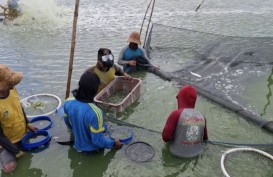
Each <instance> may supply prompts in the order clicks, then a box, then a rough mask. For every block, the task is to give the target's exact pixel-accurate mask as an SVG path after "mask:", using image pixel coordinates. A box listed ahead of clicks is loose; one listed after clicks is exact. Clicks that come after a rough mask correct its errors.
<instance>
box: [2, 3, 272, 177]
mask: <svg viewBox="0 0 273 177" xmlns="http://www.w3.org/2000/svg"><path fill="white" fill-rule="evenodd" d="M20 2H21V3H22V4H23V5H24V7H25V12H26V13H25V15H24V16H23V17H22V18H20V19H18V20H16V21H14V22H12V23H7V24H4V23H0V41H1V42H0V63H5V64H7V65H9V66H10V67H11V68H12V69H14V70H17V71H21V72H23V73H24V78H23V80H22V81H21V83H20V84H19V85H18V86H17V89H18V91H19V94H20V97H21V98H25V97H28V96H30V95H33V94H39V93H50V94H54V95H57V96H59V97H60V98H61V100H62V101H64V97H65V91H66V83H67V73H68V63H69V54H70V46H71V33H72V21H73V11H74V1H73V2H72V1H71V2H70V1H64V0H56V1H53V0H49V1H42V0H36V1H35V0H28V1H27V0H20ZM0 3H5V1H4V0H0ZM199 3H200V2H199V1H182V0H181V1H180V0H178V1H172V0H171V1H168V2H167V1H162V0H160V1H157V2H156V5H155V11H154V14H153V21H154V22H158V23H160V22H161V23H163V24H166V25H171V26H179V27H184V28H188V29H194V30H199V31H204V32H211V33H218V34H226V35H237V36H264V35H265V36H273V33H272V23H273V21H272V12H273V10H272V6H273V4H272V2H270V1H266V2H264V1H259V0H248V1H246V0H244V1H240V2H239V1H236V0H232V1H229V2H224V1H223V2H220V1H216V0H212V1H207V2H205V3H204V5H203V6H202V10H201V9H200V10H199V13H196V12H195V11H194V10H195V8H196V7H197V5H198V4H199ZM148 4H149V1H146V0H142V1H132V0H128V1H120V0H117V1H98V0H95V1H86V0H83V1H81V2H80V12H79V19H78V28H77V43H76V48H75V58H74V63H73V74H72V80H71V90H72V89H74V88H77V85H78V80H79V77H80V75H81V74H82V72H83V71H84V70H85V69H86V68H87V67H89V66H91V65H94V64H95V63H96V56H97V50H98V49H99V48H100V47H108V48H110V49H111V50H112V52H113V54H114V56H115V61H117V60H116V59H117V57H118V53H119V51H120V49H121V48H122V47H123V46H124V45H126V44H127V43H126V41H127V37H128V35H129V34H130V32H131V31H138V30H139V28H140V26H141V23H142V20H143V16H144V13H145V10H146V8H147V5H148ZM170 56H172V54H170ZM153 60H156V59H152V61H153ZM166 60H167V61H168V62H171V60H168V58H166ZM166 60H164V57H163V56H162V57H161V58H160V56H159V58H157V61H156V62H155V63H161V64H164V61H166ZM181 60H182V61H181V63H183V61H186V60H187V59H186V58H182V59H181ZM161 61H162V62H161ZM166 65H169V66H172V63H166ZM132 76H133V77H136V78H140V79H141V80H142V82H141V96H140V98H139V99H138V100H137V101H136V102H134V103H133V104H132V105H130V106H129V107H128V108H126V109H125V111H124V112H122V113H117V112H113V111H108V110H104V112H105V114H106V115H107V116H110V117H115V118H116V119H117V120H119V121H123V122H126V123H129V124H132V125H135V126H139V127H144V128H145V129H143V128H137V127H135V126H131V127H130V128H131V129H132V130H133V132H134V139H133V142H135V141H144V142H148V143H149V144H150V145H151V146H152V148H153V150H154V153H155V154H154V157H153V158H152V160H151V161H149V162H145V163H136V162H134V161H132V160H130V159H129V158H128V157H127V156H126V153H125V152H126V147H127V146H128V145H124V146H123V147H122V148H121V149H120V150H105V151H104V152H101V153H98V154H95V155H87V154H83V153H79V152H77V151H76V150H75V149H74V148H73V146H69V145H60V144H58V143H56V141H55V140H67V139H68V132H67V130H66V127H65V125H64V123H63V120H62V119H61V118H59V117H58V116H57V114H51V115H50V117H51V118H52V119H53V121H54V124H53V127H52V128H51V129H49V132H50V133H51V135H52V139H51V142H50V144H49V147H48V148H46V149H44V150H41V151H40V152H39V151H37V152H26V153H25V154H24V156H22V157H21V158H20V159H18V165H17V168H16V170H15V171H14V172H13V173H12V174H9V175H6V174H4V173H2V172H0V173H1V176H3V177H4V176H12V177H59V176H62V177H87V176H92V177H102V176H103V177H108V176H111V177H130V176H134V177H135V176H141V177H182V176H183V177H186V176H187V177H219V176H223V173H222V171H221V166H220V159H221V156H222V154H223V153H224V152H225V151H226V150H228V149H230V148H233V147H230V146H222V145H212V144H206V147H205V150H204V152H203V153H202V154H201V155H200V156H198V157H195V158H192V159H181V158H176V157H174V156H172V155H171V154H170V153H169V151H168V146H167V145H166V144H165V143H164V142H163V141H162V139H161V133H160V132H161V131H162V129H163V127H164V124H165V122H166V119H167V117H168V116H169V114H170V112H171V111H172V110H174V109H176V108H177V104H176V98H175V96H176V94H177V92H178V90H179V87H177V86H176V85H175V83H172V82H168V81H164V80H162V79H161V78H159V77H157V76H155V75H154V74H152V73H146V72H139V73H136V74H132ZM272 77H273V76H272V73H268V75H267V77H266V79H264V78H253V80H252V82H250V83H249V85H248V86H247V88H246V90H245V92H244V93H243V97H244V98H245V99H244V101H245V102H246V103H247V104H249V108H251V109H252V110H255V112H257V113H258V114H260V115H262V116H263V117H264V118H266V119H268V120H273V117H272V115H273V109H272V108H273V107H272V88H273V86H272V85H273V81H272ZM121 97H122V96H121ZM117 101H119V100H117ZM36 106H37V105H36ZM196 108H197V109H198V110H199V111H200V112H202V113H203V114H204V116H205V117H206V119H207V125H208V134H209V139H210V140H211V141H221V142H232V143H241V144H251V143H253V144H269V143H272V142H273V136H272V133H270V132H267V131H265V130H263V129H261V128H260V127H258V126H256V125H254V124H252V123H251V122H248V121H246V120H245V119H243V118H241V117H239V116H238V115H236V114H235V113H233V112H231V111H229V110H227V109H224V108H222V107H221V106H219V105H217V104H215V103H213V102H211V101H210V100H208V99H206V98H203V97H201V96H199V97H198V100H197V104H196ZM31 112H32V110H31ZM107 123H108V124H109V126H119V125H120V124H121V123H119V122H113V121H107ZM43 124H44V123H43ZM123 126H124V125H123ZM149 130H152V131H149ZM257 148H258V149H261V150H265V151H267V152H269V153H271V154H273V151H272V147H270V148H269V147H257ZM225 166H226V169H227V171H228V172H229V174H230V175H231V176H240V177H249V176H255V177H272V174H273V162H272V161H271V160H270V159H267V158H266V157H263V156H261V155H259V154H255V153H249V152H247V153H244V152H241V153H240V152H239V153H235V154H231V155H229V156H227V160H226V163H225Z"/></svg>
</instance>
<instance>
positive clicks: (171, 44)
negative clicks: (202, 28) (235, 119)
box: [144, 23, 273, 131]
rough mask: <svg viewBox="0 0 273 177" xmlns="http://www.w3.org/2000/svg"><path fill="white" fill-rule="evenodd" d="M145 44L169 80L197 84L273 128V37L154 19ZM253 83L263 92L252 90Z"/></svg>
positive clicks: (210, 95)
mask: <svg viewBox="0 0 273 177" xmlns="http://www.w3.org/2000/svg"><path fill="white" fill-rule="evenodd" d="M144 48H145V50H146V52H147V55H148V56H149V58H150V59H151V61H152V62H153V64H154V65H158V66H160V68H161V69H160V72H162V73H165V75H168V80H171V81H172V82H175V83H176V84H178V85H180V86H182V85H186V84H190V85H193V86H195V87H196V89H197V92H198V93H199V94H200V95H203V96H205V97H207V98H208V99H210V100H212V101H214V102H216V103H219V104H220V105H222V106H224V107H226V108H229V109H231V110H233V111H235V112H237V113H239V114H240V115H241V116H243V117H245V118H247V119H249V120H251V121H254V122H256V123H257V124H258V125H259V126H267V129H270V130H271V131H272V130H273V129H272V125H269V124H270V123H271V121H272V120H269V119H270V118H267V119H265V118H263V117H262V116H263V115H264V114H265V113H266V110H267V109H269V105H270V100H272V93H271V92H272V91H271V90H272V89H271V86H272V85H273V38H272V37H236V36H225V35H218V34H212V33H204V32H199V31H193V30H188V29H183V28H177V27H171V26H166V25H162V24H156V23H154V24H153V25H152V27H151V29H150V32H149V36H148V38H147V40H146V44H145V46H144ZM155 74H156V73H155ZM259 83H262V84H263V85H262V84H260V85H259ZM250 89H252V90H253V89H254V90H256V91H257V92H259V91H260V92H263V93H262V94H261V95H259V94H257V95H251V94H249V93H250V92H249V90H250ZM253 93H255V91H254V92H253ZM252 96H253V97H255V99H256V100H257V99H262V101H261V102H262V103H263V104H264V105H263V111H257V109H256V108H255V106H254V105H253V104H251V103H250V97H252ZM261 97H263V98H261Z"/></svg>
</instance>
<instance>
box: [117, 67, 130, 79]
mask: <svg viewBox="0 0 273 177" xmlns="http://www.w3.org/2000/svg"><path fill="white" fill-rule="evenodd" d="M113 67H114V68H115V70H116V72H115V75H117V76H124V77H126V79H129V80H130V79H132V77H131V76H130V75H129V74H127V73H125V72H124V71H123V70H122V69H121V68H120V67H119V66H117V65H115V64H114V65H113Z"/></svg>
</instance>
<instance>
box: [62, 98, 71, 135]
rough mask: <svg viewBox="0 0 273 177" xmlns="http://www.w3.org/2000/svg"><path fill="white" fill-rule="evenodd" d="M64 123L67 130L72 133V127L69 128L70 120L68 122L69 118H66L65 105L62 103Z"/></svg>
mask: <svg viewBox="0 0 273 177" xmlns="http://www.w3.org/2000/svg"><path fill="white" fill-rule="evenodd" d="M63 117H64V123H65V125H66V126H67V128H68V129H69V130H71V131H72V126H71V123H70V120H69V117H68V114H67V104H65V103H64V116H63Z"/></svg>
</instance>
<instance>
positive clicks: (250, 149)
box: [221, 147, 273, 177]
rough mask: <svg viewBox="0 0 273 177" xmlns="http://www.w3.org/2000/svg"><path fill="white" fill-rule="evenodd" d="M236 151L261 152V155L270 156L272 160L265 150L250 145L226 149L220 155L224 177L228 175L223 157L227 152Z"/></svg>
mask: <svg viewBox="0 0 273 177" xmlns="http://www.w3.org/2000/svg"><path fill="white" fill-rule="evenodd" d="M238 151H251V152H257V153H259V154H262V155H263V156H265V157H268V158H270V159H271V160H273V156H272V155H271V154H269V153H267V152H264V151H261V150H259V149H254V148H250V147H244V148H233V149H230V150H227V151H226V152H225V153H224V154H222V157H221V169H222V171H223V173H224V175H225V177H230V176H229V174H228V173H227V171H226V169H225V166H224V162H225V158H226V156H227V155H228V154H229V153H232V152H238Z"/></svg>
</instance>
